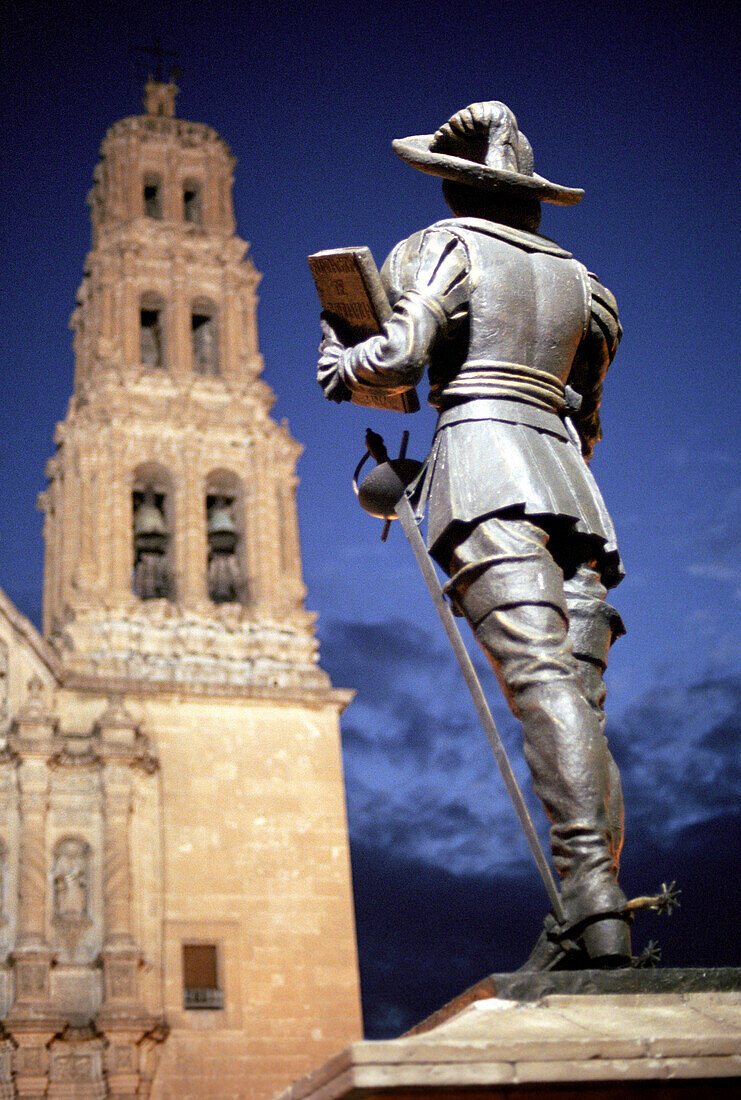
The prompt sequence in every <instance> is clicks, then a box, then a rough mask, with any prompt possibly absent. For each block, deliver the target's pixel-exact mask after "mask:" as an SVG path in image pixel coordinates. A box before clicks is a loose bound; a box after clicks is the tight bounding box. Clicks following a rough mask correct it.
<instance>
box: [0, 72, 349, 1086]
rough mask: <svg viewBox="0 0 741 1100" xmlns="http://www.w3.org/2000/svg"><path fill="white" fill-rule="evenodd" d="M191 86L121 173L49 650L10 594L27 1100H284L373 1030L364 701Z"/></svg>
mask: <svg viewBox="0 0 741 1100" xmlns="http://www.w3.org/2000/svg"><path fill="white" fill-rule="evenodd" d="M176 92H177V89H176V88H175V86H174V84H173V83H172V82H170V83H164V82H162V81H155V80H151V79H150V81H149V82H148V83H147V85H146V89H145V101H144V106H145V113H144V114H142V115H137V116H134V117H129V118H124V119H121V120H120V121H119V122H116V123H114V124H113V126H111V128H110V129H109V131H108V133H107V134H106V136H105V138H104V141H103V145H102V148H101V155H100V160H99V163H98V165H97V167H96V169H95V174H94V182H93V187H92V190H91V191H90V195H89V204H90V210H91V220H92V247H91V249H90V251H89V253H88V255H87V258H86V261H85V270H84V275H83V279H82V283H81V286H80V290H79V292H78V296H77V303H76V306H75V309H74V312H73V314H72V320H71V326H72V329H73V332H74V357H75V375H74V387H73V393H72V397H71V400H70V403H69V409H68V412H67V415H66V418H65V419H64V421H63V422H62V423H60V424H59V425H58V427H57V430H56V435H55V443H56V451H55V454H54V456H53V457H52V458H51V460H50V461H49V464H48V468H47V474H48V485H47V488H46V490H45V491H44V492H43V493H42V494H41V497H40V506H41V508H42V510H43V512H44V521H45V522H44V539H45V573H44V612H43V631H44V637H43V638H42V637H40V636H39V635H38V633H37V632H36V631H35V630H34V628H33V626H32V625H31V624H30V623H29V622H27V620H25V619H24V618H23V616H21V615H20V614H19V613H18V612H17V611H16V610H15V609H14V608H13V607H12V605H11V604H10V602H9V601H7V599H6V598H5V597H4V596H2V594H1V593H0V673H1V674H2V677H3V680H2V684H3V685H4V695H3V696H2V700H1V704H2V708H1V709H2V722H3V726H2V728H3V730H4V731H5V734H6V736H5V737H4V739H2V738H0V741H2V743H0V1016H1V1017H2V1025H0V1094H2V1095H3V1096H5V1095H9V1096H10V1095H23V1096H26V1097H29V1098H30V1097H34V1098H36V1097H38V1098H39V1100H40V1098H41V1097H42V1096H43V1097H47V1098H49V1100H55V1098H57V1097H59V1098H61V1097H68V1096H75V1097H77V1098H78V1100H102V1098H103V1097H111V1098H117V1100H133V1098H134V1097H139V1098H146V1097H151V1098H152V1100H176V1098H182V1097H185V1096H187V1097H189V1098H191V1100H219V1098H221V1097H223V1098H227V1097H229V1098H232V1097H235V1096H240V1097H245V1098H248V1100H267V1098H268V1097H270V1096H272V1095H274V1094H275V1093H276V1092H277V1091H278V1090H279V1089H280V1088H282V1087H284V1086H286V1085H288V1084H289V1083H290V1082H291V1081H292V1080H293V1079H294V1078H296V1077H297V1076H299V1075H300V1074H301V1073H304V1072H306V1071H308V1070H310V1069H312V1068H313V1067H315V1066H317V1065H319V1064H321V1063H322V1062H323V1061H325V1060H326V1058H327V1057H329V1056H330V1055H331V1054H333V1053H335V1052H337V1051H338V1050H340V1049H341V1048H342V1047H343V1046H344V1045H346V1044H347V1043H348V1042H349V1041H351V1040H352V1039H355V1038H358V1037H359V1036H360V1033H361V1025H360V1001H359V988H358V971H357V956H356V948H355V936H354V922H353V911H352V897H351V886H350V864H349V852H348V838H347V822H346V815H345V802H344V788H343V776H342V767H341V760H340V751H339V714H340V712H341V711H342V709H343V708H344V706H345V705H346V704H347V703H348V701H349V699H350V697H351V695H350V693H349V692H347V691H342V690H337V689H334V688H333V687H332V685H331V683H330V681H329V678H328V676H327V675H326V673H325V672H324V671H323V670H322V669H321V667H320V665H319V663H318V649H317V642H316V639H315V636H314V631H313V616H312V615H311V614H310V613H308V612H307V611H306V609H305V607H304V603H303V601H304V596H305V590H304V585H303V581H302V576H301V554H300V546H299V537H298V527H297V516H296V503H295V489H296V473H295V467H296V462H297V459H298V457H299V454H300V450H301V448H300V446H299V445H298V444H297V443H296V441H295V440H294V439H293V438H292V437H291V435H290V434H289V431H288V428H287V427H286V426H285V425H281V424H278V423H276V422H275V421H274V420H273V419H272V418H271V415H270V410H271V407H272V404H273V400H274V398H273V394H272V392H271V390H270V388H269V387H268V386H267V384H266V383H265V382H264V381H263V380H262V378H261V371H262V366H263V363H262V358H261V355H260V352H259V349H258V339H257V323H256V307H257V296H256V290H257V285H258V283H259V279H260V276H259V275H258V273H257V272H256V270H255V268H254V267H253V265H252V262H251V260H250V258H249V255H248V247H247V245H246V243H245V242H244V241H243V240H241V239H240V238H239V237H238V236H237V235H236V233H235V223H234V214H233V210H232V180H233V172H234V167H235V161H234V158H233V157H232V155H231V153H230V151H229V148H228V147H227V145H226V144H225V143H224V141H222V139H221V138H220V137H219V136H218V134H216V133H215V131H214V130H213V129H211V128H210V127H209V126H206V125H202V124H201V123H193V122H186V121H184V120H183V119H180V118H178V117H177V116H176V112H175V98H176ZM3 1089H5V1091H3ZM14 1089H15V1091H13V1090H14Z"/></svg>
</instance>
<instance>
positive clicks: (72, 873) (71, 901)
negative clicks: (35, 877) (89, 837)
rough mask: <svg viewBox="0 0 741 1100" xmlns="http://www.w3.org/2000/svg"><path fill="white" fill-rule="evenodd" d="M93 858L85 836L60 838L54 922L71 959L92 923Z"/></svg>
mask: <svg viewBox="0 0 741 1100" xmlns="http://www.w3.org/2000/svg"><path fill="white" fill-rule="evenodd" d="M91 862H92V849H91V847H90V845H89V844H88V842H87V841H86V840H84V839H83V838H82V837H80V836H65V837H62V838H61V839H60V840H58V841H57V843H56V845H55V847H54V851H53V854H52V867H51V884H50V885H51V900H52V923H53V925H54V928H55V931H56V932H57V935H58V936H59V939H60V940H61V943H62V944H64V948H65V954H66V956H67V958H68V959H70V960H74V959H75V957H76V955H77V949H78V945H79V943H80V940H81V938H82V937H83V935H84V934H85V933H86V932H87V931H88V929H89V928H91V926H92V924H93V919H92V912H91ZM60 946H61V944H60Z"/></svg>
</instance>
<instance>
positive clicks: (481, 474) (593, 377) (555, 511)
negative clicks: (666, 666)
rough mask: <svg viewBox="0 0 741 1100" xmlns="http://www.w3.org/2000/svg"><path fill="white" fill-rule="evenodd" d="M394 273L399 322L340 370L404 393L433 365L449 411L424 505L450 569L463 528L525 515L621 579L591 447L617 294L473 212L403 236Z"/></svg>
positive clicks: (389, 266)
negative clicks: (587, 457)
mask: <svg viewBox="0 0 741 1100" xmlns="http://www.w3.org/2000/svg"><path fill="white" fill-rule="evenodd" d="M382 276H383V278H384V282H385V284H386V287H387V290H388V292H389V296H390V298H391V300H392V302H394V303H395V306H396V308H395V310H394V313H393V315H392V318H391V320H390V321H389V322H388V324H387V326H386V327H385V330H384V332H383V334H382V335H381V336H379V337H376V338H373V339H371V340H366V341H365V342H364V343H363V344H361V345H358V347H356V348H354V349H349V350H347V351H345V352H344V354H343V362H342V374H343V376H344V377H345V379H346V381H347V382H348V384H349V385H350V386H351V388H358V387H362V388H382V389H385V390H389V391H391V392H401V391H403V390H405V389H408V388H410V387H411V386H413V385H415V384H416V383H417V382H418V381H419V379H420V376H421V375H422V373H423V371H424V368H425V365H428V367H429V379H430V398H429V400H430V403H431V404H433V405H434V406H436V407H437V408H438V409H439V410H440V416H439V420H438V426H437V430H436V433H435V438H434V441H433V444H432V449H431V451H430V455H429V458H428V460H427V463H426V469H425V473H424V476H423V477H422V478H421V479H420V482H419V484H418V486H417V487H416V493H415V499H416V502H417V505H418V509H419V510H420V511H421V510H422V509H423V508H424V506H425V505H426V504H427V503H428V502H429V521H428V542H429V546H430V549H431V552H432V553H433V555H434V556H435V557H436V558H437V559H438V560H439V561H440V564H441V565H443V567H446V566H447V564H448V557H449V553H450V547H451V545H453V544H454V543H455V541H456V539H457V537H458V532H460V531H461V530H462V529H463V525H470V524H471V523H473V522H475V521H476V520H478V519H482V518H484V517H486V516H488V515H492V514H498V515H501V514H511V515H518V514H519V515H525V516H527V517H528V518H531V519H533V521H534V522H536V523H538V524H539V525H540V526H542V527H544V528H545V529H546V530H547V531H548V532H549V533H550V534H552V535H553V540H554V543H555V542H556V541H559V542H569V541H570V542H572V543H573V542H574V541H576V542H577V543H579V545H580V548H581V549H580V556H581V557H582V560H590V559H591V560H594V561H596V563H597V568H598V570H599V572H600V574H601V576H602V580H603V582H604V583H605V585H606V586H607V587H610V586H612V585H614V584H616V583H617V582H618V581H619V580H620V579H621V577H622V569H621V564H620V559H619V556H618V552H617V545H616V540H615V532H614V530H613V526H612V522H611V520H610V517H609V515H608V512H607V509H606V507H605V504H604V502H603V500H602V496H601V494H600V492H599V489H598V488H597V485H596V483H595V481H594V478H593V477H592V475H591V473H590V472H589V468H588V466H587V464H586V462H585V459H584V457H583V455H582V450H584V451H585V453H587V454H589V453H590V451H591V445H592V443H593V441H594V439H595V438H598V437H599V417H598V408H599V395H600V392H601V382H602V377H603V375H604V371H605V370H606V367H607V365H608V363H609V361H610V359H611V358H612V354H614V347H615V346H616V345H617V340H618V338H619V324H618V321H617V314H616V310H615V309H614V299H612V296H611V295H610V294H609V291H605V289H604V288H603V287H601V286H600V285H599V283H597V281H596V279H594V277H593V276H590V275H589V273H588V272H587V270H586V268H584V267H583V265H582V264H580V263H578V262H577V261H576V260H574V259H573V258H572V257H571V255H570V254H569V253H568V252H566V251H564V250H563V249H562V248H560V247H559V246H558V245H555V244H553V242H551V241H548V240H546V239H545V238H543V237H539V236H537V235H536V234H533V233H528V232H525V231H522V230H516V229H511V228H509V227H506V226H501V225H497V224H494V223H492V222H488V221H485V220H483V219H475V218H451V219H447V220H445V221H442V222H438V223H437V224H436V225H433V226H432V227H430V228H429V229H426V230H424V231H422V232H421V233H417V234H414V235H413V236H412V237H410V238H408V239H407V240H405V241H402V242H401V243H400V244H398V245H397V246H396V248H394V250H393V251H392V253H391V255H390V256H389V258H388V260H387V261H386V264H385V265H384V268H383V272H382ZM567 385H568V387H569V388H567ZM572 387H574V388H572ZM575 390H576V391H578V396H577V392H575ZM578 398H581V399H582V409H581V410H579V411H578V412H577V411H576V409H575V408H574V406H575V405H578ZM569 406H571V409H570V408H569ZM570 411H573V413H574V415H575V416H576V418H577V423H578V425H579V433H577V430H576V428H575V427H574V424H573V423H572V421H571V419H570V418H569V417H568V416H567V415H566V414H567V413H569V412H570ZM579 418H581V419H580V420H579ZM580 435H581V439H580Z"/></svg>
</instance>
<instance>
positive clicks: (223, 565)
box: [206, 496, 241, 603]
mask: <svg viewBox="0 0 741 1100" xmlns="http://www.w3.org/2000/svg"><path fill="white" fill-rule="evenodd" d="M232 504H233V502H232V501H231V500H230V499H229V497H224V496H216V497H211V498H209V501H208V505H207V516H206V538H207V541H208V594H209V596H210V597H211V599H212V600H213V601H214V603H235V602H236V601H237V600H238V599H239V590H240V581H241V578H240V574H239V563H238V561H237V556H236V550H237V543H238V542H239V532H238V531H237V527H236V524H235V523H234V515H233V512H232Z"/></svg>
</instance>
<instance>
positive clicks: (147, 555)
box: [134, 487, 171, 600]
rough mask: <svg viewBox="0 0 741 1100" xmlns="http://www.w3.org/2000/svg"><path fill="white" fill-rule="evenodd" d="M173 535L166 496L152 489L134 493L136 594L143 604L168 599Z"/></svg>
mask: <svg viewBox="0 0 741 1100" xmlns="http://www.w3.org/2000/svg"><path fill="white" fill-rule="evenodd" d="M169 542H170V535H169V531H168V529H167V521H166V519H165V496H164V493H156V492H155V491H154V489H152V488H151V487H149V488H147V489H145V490H144V492H143V493H142V492H138V493H136V492H135V493H134V591H135V592H136V594H137V596H138V597H139V599H140V600H156V599H167V598H168V596H169V595H170V589H171V586H170V575H169V570H168V565H167V550H168V546H169Z"/></svg>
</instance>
